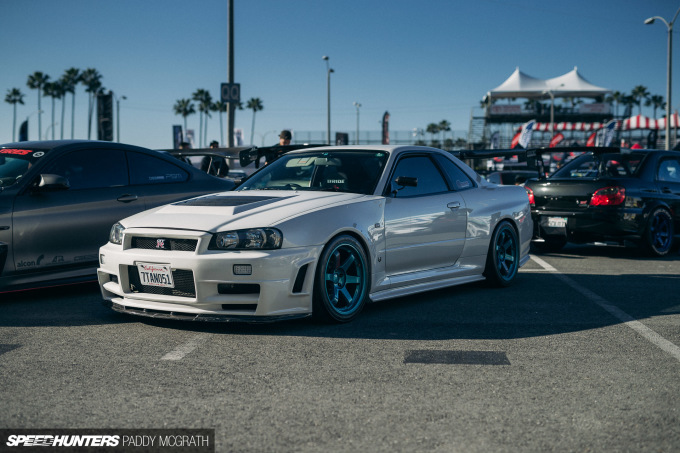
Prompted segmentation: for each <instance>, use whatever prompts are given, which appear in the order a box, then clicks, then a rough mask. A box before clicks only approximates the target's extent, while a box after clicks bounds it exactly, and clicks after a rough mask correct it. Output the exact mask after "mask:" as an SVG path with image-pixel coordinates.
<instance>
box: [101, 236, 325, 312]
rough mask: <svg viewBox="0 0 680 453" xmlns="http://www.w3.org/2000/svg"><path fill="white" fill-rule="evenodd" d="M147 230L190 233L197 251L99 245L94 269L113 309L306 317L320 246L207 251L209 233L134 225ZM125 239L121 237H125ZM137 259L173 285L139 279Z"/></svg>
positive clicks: (104, 296)
mask: <svg viewBox="0 0 680 453" xmlns="http://www.w3.org/2000/svg"><path fill="white" fill-rule="evenodd" d="M136 234H141V235H145V234H146V235H148V236H149V237H164V238H168V237H173V238H182V239H186V238H194V239H197V240H198V246H197V248H196V250H195V251H165V250H149V249H137V248H129V247H127V246H126V247H122V246H120V245H115V244H111V243H108V244H106V245H104V246H103V247H101V249H100V255H99V268H98V269H97V276H98V280H99V285H100V287H101V291H102V296H103V298H104V300H105V301H106V303H107V305H109V306H110V307H111V308H112V309H114V310H116V311H119V312H124V313H130V314H134V315H141V316H149V317H154V318H172V319H190V320H205V321H268V320H279V319H288V318H293V317H305V316H309V315H310V314H311V312H312V294H313V289H314V273H315V267H316V262H317V260H318V256H319V254H320V253H321V249H322V246H311V247H304V248H302V247H301V248H291V249H278V250H257V251H255V250H252V251H250V250H248V251H212V250H210V251H209V250H207V243H208V242H209V240H210V236H211V235H209V234H205V233H200V232H186V231H183V232H177V231H171V230H165V231H160V230H154V231H146V232H145V231H140V232H138V233H136ZM125 243H127V244H129V241H124V244H125ZM137 263H155V264H165V265H169V267H170V268H171V269H172V274H173V280H174V286H175V287H174V288H172V289H170V288H159V287H155V286H145V285H143V284H141V282H140V279H139V275H138V271H137Z"/></svg>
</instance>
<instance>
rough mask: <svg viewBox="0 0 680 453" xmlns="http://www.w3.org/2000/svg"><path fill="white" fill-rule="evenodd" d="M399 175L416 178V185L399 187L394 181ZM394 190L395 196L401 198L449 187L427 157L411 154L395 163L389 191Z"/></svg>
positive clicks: (426, 193) (432, 192) (442, 190)
mask: <svg viewBox="0 0 680 453" xmlns="http://www.w3.org/2000/svg"><path fill="white" fill-rule="evenodd" d="M400 176H406V177H409V178H416V179H417V180H418V185H417V186H416V187H408V186H407V187H401V186H399V185H397V184H396V183H395V182H394V181H395V180H396V179H397V178H398V177H400ZM395 190H396V191H397V195H396V196H397V197H398V198H403V197H413V196H417V195H428V194H434V193H440V192H448V190H449V187H448V185H447V184H446V181H444V177H443V176H442V174H441V173H440V172H439V170H438V169H437V167H436V166H435V165H434V162H432V161H431V160H430V158H429V157H425V156H413V157H405V158H403V159H401V160H400V161H399V163H397V166H396V168H395V170H394V173H393V174H392V186H391V191H395Z"/></svg>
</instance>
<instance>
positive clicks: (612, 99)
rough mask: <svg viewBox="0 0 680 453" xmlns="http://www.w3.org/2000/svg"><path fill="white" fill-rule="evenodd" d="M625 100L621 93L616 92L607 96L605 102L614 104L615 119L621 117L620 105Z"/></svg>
mask: <svg viewBox="0 0 680 453" xmlns="http://www.w3.org/2000/svg"><path fill="white" fill-rule="evenodd" d="M622 100H623V93H621V92H620V91H614V92H613V93H612V94H611V95H609V96H607V98H606V99H605V102H608V103H610V104H611V103H614V117H616V118H618V117H619V104H620V103H621V101H622Z"/></svg>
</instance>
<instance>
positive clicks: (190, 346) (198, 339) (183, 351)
mask: <svg viewBox="0 0 680 453" xmlns="http://www.w3.org/2000/svg"><path fill="white" fill-rule="evenodd" d="M208 338H210V335H207V334H205V335H196V336H195V337H193V338H192V339H191V340H189V341H188V342H186V343H184V344H183V345H181V346H179V347H177V348H176V349H175V350H174V351H170V352H168V353H167V354H165V355H164V356H163V357H161V360H182V359H183V358H184V356H186V355H187V354H189V353H191V352H192V351H193V350H194V349H196V348H197V347H199V346H200V345H202V344H203V343H205V342H206V341H207V340H208Z"/></svg>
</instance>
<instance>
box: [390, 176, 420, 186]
mask: <svg viewBox="0 0 680 453" xmlns="http://www.w3.org/2000/svg"><path fill="white" fill-rule="evenodd" d="M394 182H395V183H396V184H397V185H398V186H401V187H402V188H404V187H418V178H411V177H410V176H398V177H397V179H395V180H394Z"/></svg>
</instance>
